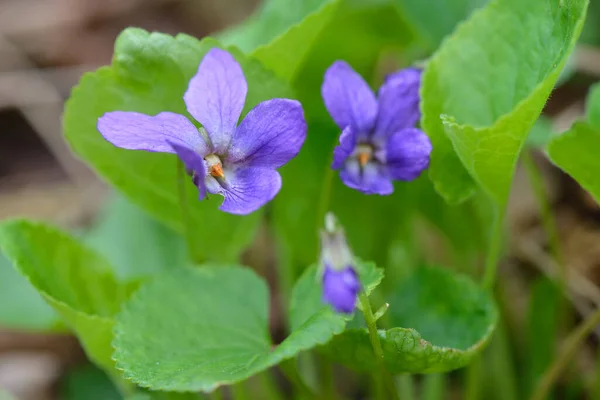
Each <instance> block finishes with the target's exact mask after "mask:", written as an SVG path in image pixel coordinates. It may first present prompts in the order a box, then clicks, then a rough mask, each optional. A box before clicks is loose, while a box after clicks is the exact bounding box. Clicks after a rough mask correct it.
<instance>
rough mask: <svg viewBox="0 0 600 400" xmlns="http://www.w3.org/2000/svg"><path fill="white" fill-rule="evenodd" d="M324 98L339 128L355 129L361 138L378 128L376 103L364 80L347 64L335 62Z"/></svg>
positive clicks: (326, 77)
mask: <svg viewBox="0 0 600 400" xmlns="http://www.w3.org/2000/svg"><path fill="white" fill-rule="evenodd" d="M321 95H322V96H323V101H324V102H325V107H327V111H329V114H330V115H331V117H332V118H333V120H334V121H335V123H336V124H337V125H338V126H339V127H340V129H342V130H343V129H345V128H346V127H347V126H352V128H353V129H354V130H355V132H356V134H357V135H358V136H361V135H367V134H368V133H369V132H370V131H371V130H372V129H373V127H374V125H375V117H376V116H377V100H376V99H375V95H374V94H373V91H372V90H371V88H370V87H369V85H367V83H366V82H365V80H364V79H363V78H362V77H361V76H360V75H359V74H358V73H356V72H355V71H354V70H353V69H352V67H350V65H348V64H347V63H346V62H344V61H336V62H334V63H333V65H331V66H330V67H329V68H328V69H327V71H326V72H325V80H324V81H323V86H322V87H321Z"/></svg>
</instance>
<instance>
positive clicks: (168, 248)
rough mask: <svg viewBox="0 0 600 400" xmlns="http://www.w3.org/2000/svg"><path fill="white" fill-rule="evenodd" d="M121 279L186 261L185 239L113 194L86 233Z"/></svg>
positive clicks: (87, 241)
mask: <svg viewBox="0 0 600 400" xmlns="http://www.w3.org/2000/svg"><path fill="white" fill-rule="evenodd" d="M84 239H85V243H86V244H87V245H88V246H90V247H91V248H93V249H95V250H97V251H98V252H99V253H101V254H103V255H104V256H106V258H107V259H108V260H109V261H110V263H111V265H112V266H113V267H114V268H115V274H116V275H117V276H118V277H119V279H121V280H125V281H126V280H131V279H135V278H143V277H148V276H151V275H154V274H157V273H159V272H161V271H165V270H173V269H175V268H178V267H181V266H183V265H185V264H186V262H187V253H186V243H185V240H184V239H183V238H182V237H181V236H180V235H178V234H177V233H175V232H173V231H172V230H170V229H168V228H166V227H165V226H164V225H162V224H161V223H159V222H157V221H155V220H153V219H151V218H150V217H149V216H148V215H146V214H145V213H143V212H142V211H141V210H140V209H139V208H138V207H136V206H134V205H133V204H131V203H130V202H129V201H127V200H126V199H125V198H123V197H121V196H116V195H115V196H114V197H113V198H112V199H111V201H110V202H109V203H108V204H107V205H106V207H105V209H104V210H103V212H102V213H101V214H100V215H99V216H98V217H97V219H96V223H95V224H94V225H93V226H92V228H90V230H89V231H88V232H86V234H85V236H84Z"/></svg>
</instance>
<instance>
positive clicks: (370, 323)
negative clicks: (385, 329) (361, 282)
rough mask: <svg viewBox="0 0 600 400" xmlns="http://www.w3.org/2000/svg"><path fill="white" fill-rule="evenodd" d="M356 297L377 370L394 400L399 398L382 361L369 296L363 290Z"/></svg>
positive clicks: (375, 322)
mask: <svg viewBox="0 0 600 400" xmlns="http://www.w3.org/2000/svg"><path fill="white" fill-rule="evenodd" d="M358 299H359V301H360V305H361V309H362V312H363V315H364V317H365V322H366V324H367V330H368V331H369V340H370V341H371V346H372V347H373V352H374V353H375V358H376V359H377V362H378V364H379V368H380V371H379V372H380V374H381V377H382V378H383V380H384V382H385V384H386V386H387V387H388V391H389V392H390V395H391V397H390V398H391V399H394V400H399V398H398V392H397V389H396V385H395V384H394V380H393V379H392V377H391V375H390V374H389V373H388V371H387V369H386V368H385V365H384V363H383V349H382V347H381V341H380V340H379V332H378V331H377V321H376V320H375V316H374V315H373V310H371V303H370V302H369V298H368V297H367V295H366V294H365V292H361V293H360V295H359V296H358Z"/></svg>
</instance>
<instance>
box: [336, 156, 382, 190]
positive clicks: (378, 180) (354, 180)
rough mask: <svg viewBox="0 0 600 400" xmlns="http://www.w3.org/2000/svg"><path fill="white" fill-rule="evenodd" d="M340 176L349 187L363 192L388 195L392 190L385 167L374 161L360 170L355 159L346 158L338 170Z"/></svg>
mask: <svg viewBox="0 0 600 400" xmlns="http://www.w3.org/2000/svg"><path fill="white" fill-rule="evenodd" d="M340 178H341V179H342V181H343V182H344V184H345V185H346V186H348V187H349V188H351V189H356V190H360V191H361V192H363V193H365V194H379V195H388V194H392V192H393V191H394V186H393V185H392V181H391V179H390V177H389V176H388V175H387V174H386V173H385V169H384V168H383V167H381V166H379V165H376V164H374V163H368V164H367V165H365V166H364V167H363V168H362V170H361V167H360V165H359V164H358V161H357V160H348V161H347V162H346V164H345V165H344V169H342V170H341V171H340Z"/></svg>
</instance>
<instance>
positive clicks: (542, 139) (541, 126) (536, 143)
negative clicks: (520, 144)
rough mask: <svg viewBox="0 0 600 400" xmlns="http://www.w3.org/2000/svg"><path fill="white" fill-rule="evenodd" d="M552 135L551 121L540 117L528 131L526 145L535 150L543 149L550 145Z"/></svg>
mask: <svg viewBox="0 0 600 400" xmlns="http://www.w3.org/2000/svg"><path fill="white" fill-rule="evenodd" d="M553 134H554V131H553V130H552V121H551V120H550V119H549V118H546V117H544V116H543V115H541V116H540V117H539V118H538V120H537V121H535V124H533V127H532V128H531V130H530V131H529V136H527V142H526V144H527V146H530V147H533V148H536V149H543V148H544V147H546V146H547V145H548V143H550V140H552V136H553Z"/></svg>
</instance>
